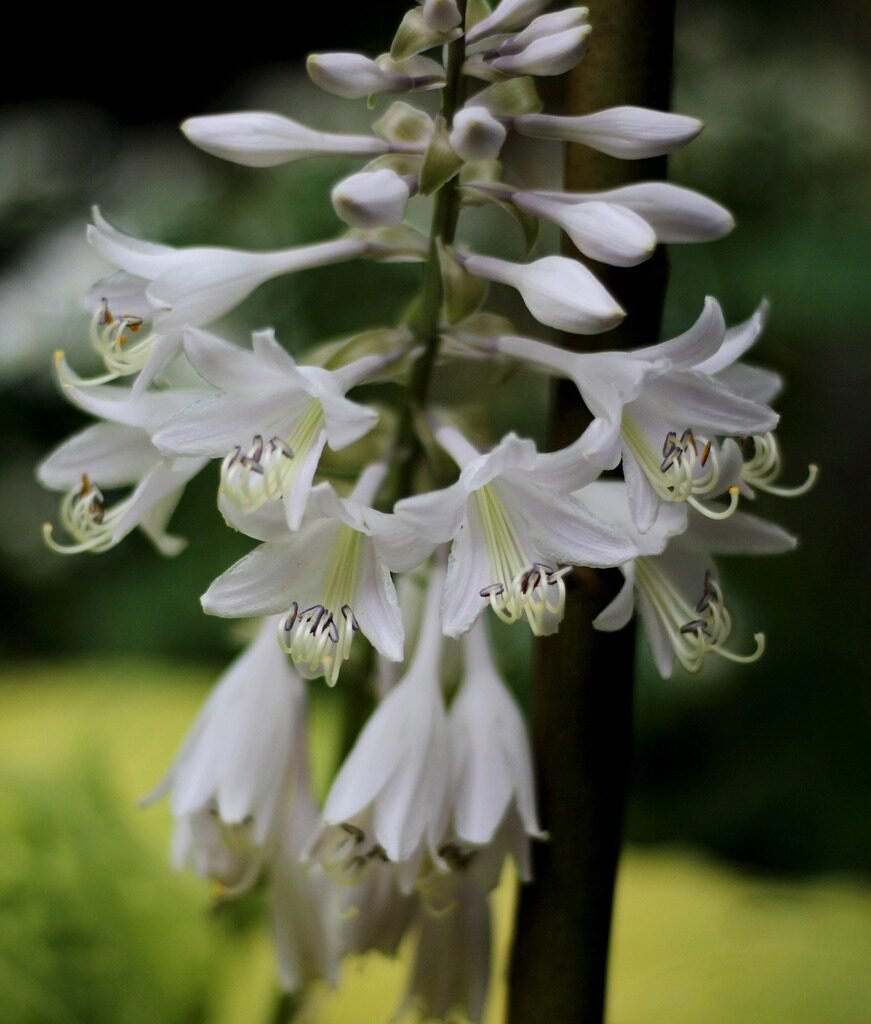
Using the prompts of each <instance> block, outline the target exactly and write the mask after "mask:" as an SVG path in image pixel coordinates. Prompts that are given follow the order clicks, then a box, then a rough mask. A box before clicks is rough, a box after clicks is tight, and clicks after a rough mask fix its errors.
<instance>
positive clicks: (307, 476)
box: [284, 430, 327, 531]
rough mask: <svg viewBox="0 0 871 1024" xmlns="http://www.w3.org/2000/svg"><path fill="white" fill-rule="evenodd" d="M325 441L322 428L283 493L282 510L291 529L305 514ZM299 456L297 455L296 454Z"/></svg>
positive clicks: (297, 524) (300, 521) (296, 527)
mask: <svg viewBox="0 0 871 1024" xmlns="http://www.w3.org/2000/svg"><path fill="white" fill-rule="evenodd" d="M326 443H327V432H326V431H325V430H322V431H321V432H320V433H319V434H318V436H317V437H316V438H315V440H314V443H313V444H312V446H311V447H310V448H309V450H308V451H307V452H306V453H305V455H304V456H303V461H302V465H301V466H300V468H299V469H298V470H297V474H296V477H295V478H294V481H293V485H292V487H291V491H290V494H285V495H284V510H285V514H286V517H287V525H288V527H289V528H290V529H291V530H294V531H296V530H298V529H299V527H300V524H301V523H302V517H303V515H304V514H305V510H306V505H307V504H308V499H309V495H310V494H311V489H312V481H313V480H314V475H315V472H316V471H317V468H318V463H319V462H320V461H321V455H322V454H323V451H324V445H325V444H326ZM297 457H299V456H297Z"/></svg>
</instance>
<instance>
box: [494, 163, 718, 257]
mask: <svg viewBox="0 0 871 1024" xmlns="http://www.w3.org/2000/svg"><path fill="white" fill-rule="evenodd" d="M511 201H512V202H513V203H514V204H515V205H516V206H517V207H518V208H519V209H521V210H523V211H525V212H526V213H532V214H535V215H536V216H538V217H544V218H545V219H546V220H550V221H552V222H553V223H554V224H557V225H558V226H559V227H561V228H562V229H563V231H565V232H566V234H567V235H568V236H569V238H571V240H572V242H573V243H574V244H575V245H576V246H577V248H578V249H579V250H580V251H581V252H582V253H583V254H584V255H585V256H589V257H590V258H591V259H594V260H599V261H601V262H602V263H610V264H612V265H613V266H617V267H631V266H635V265H636V264H637V263H641V262H642V261H643V260H646V259H647V258H648V257H649V256H651V255H652V253H653V250H654V248H655V247H656V244H657V242H703V241H709V240H711V239H714V238H721V237H722V236H723V235H725V234H727V233H728V232H729V231H731V230H732V228H733V227H734V224H735V222H734V220H733V219H732V216H731V214H730V213H729V212H728V210H726V209H724V208H723V207H722V206H720V205H719V204H718V203H715V202H714V201H713V200H711V199H708V198H706V197H705V196H702V195H699V193H697V192H692V191H691V190H690V189H684V188H679V187H678V186H676V185H667V184H666V183H665V182H649V183H646V184H639V185H627V186H626V187H625V188H617V189H611V190H609V191H607V192H587V193H584V192H579V193H570V192H524V191H519V192H515V193H514V194H513V195H512V196H511Z"/></svg>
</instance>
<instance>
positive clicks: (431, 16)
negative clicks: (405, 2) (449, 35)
mask: <svg viewBox="0 0 871 1024" xmlns="http://www.w3.org/2000/svg"><path fill="white" fill-rule="evenodd" d="M423 17H424V21H426V23H427V25H429V27H430V28H433V29H435V30H436V31H437V32H450V31H451V29H453V28H456V27H457V26H458V25H459V24H460V22H461V21H462V20H463V19H462V18H461V16H460V11H459V8H458V7H457V0H423Z"/></svg>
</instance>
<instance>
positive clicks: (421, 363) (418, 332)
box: [394, 0, 466, 500]
mask: <svg viewBox="0 0 871 1024" xmlns="http://www.w3.org/2000/svg"><path fill="white" fill-rule="evenodd" d="M457 6H458V7H459V9H460V15H461V16H462V17H463V18H464V19H465V16H466V0H459V2H458V4H457ZM465 59H466V51H465V37H463V36H461V37H460V38H459V39H457V40H456V41H455V42H453V43H451V44H450V45H449V46H448V61H447V69H446V80H445V87H444V90H443V91H442V111H441V112H442V116H443V117H444V119H445V122H446V123H447V124H448V125H450V124H451V121H452V120H453V116H454V113H455V112H456V110H457V108H458V107H459V106H460V104H461V103H462V102H463V91H464V81H463V74H462V71H463V63H464V61H465ZM459 214H460V203H459V194H458V192H457V178H456V175H455V176H454V177H453V178H451V179H450V181H448V182H446V183H445V184H444V185H443V186H442V187H441V188H440V189H439V190H438V192H437V193H436V196H435V203H434V206H433V214H432V226H431V228H430V247H429V255H428V256H427V261H426V263H425V264H424V269H423V284H422V287H421V292H420V298H419V301H418V307H417V310H416V314H415V317H414V321H413V324H412V327H413V330H414V335H415V340H416V341H417V343H418V344H419V345H420V346H421V347H422V348H423V352H422V353H421V355H420V356H419V357H418V359H417V361H416V362H415V364H414V370H413V371H412V375H411V380H410V382H409V385H408V393H407V395H406V401H405V405H404V406H403V408H402V412H401V414H400V417H399V423H398V425H397V430H396V444H395V450H396V452H397V459H396V476H395V491H394V499H395V500H398V499H399V498H404V497H407V496H408V495H409V494H411V493H412V492H413V490H414V472H415V468H416V466H417V462H418V459H419V458H420V455H421V451H422V448H421V443H420V438H419V437H418V435H417V431H416V429H415V421H416V419H417V416H418V413H419V412H422V411H423V409H424V408H425V407H426V400H427V396H428V394H429V387H430V379H431V377H432V372H433V367H434V366H435V361H436V356H437V355H438V349H439V322H440V320H441V310H442V300H443V298H444V295H443V289H442V275H441V267H440V265H439V254H438V243H439V242H442V243H443V244H445V245H450V244H451V243H452V242H453V240H454V235H455V233H456V230H457V219H458V217H459Z"/></svg>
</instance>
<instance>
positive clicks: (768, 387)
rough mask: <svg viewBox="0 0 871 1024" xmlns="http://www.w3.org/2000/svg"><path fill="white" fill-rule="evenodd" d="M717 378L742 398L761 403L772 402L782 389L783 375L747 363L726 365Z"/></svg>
mask: <svg viewBox="0 0 871 1024" xmlns="http://www.w3.org/2000/svg"><path fill="white" fill-rule="evenodd" d="M717 380H718V381H720V382H721V383H723V384H725V385H726V387H727V388H729V389H730V390H732V391H734V392H735V393H736V394H738V395H741V397H742V398H749V399H750V401H751V402H761V403H762V404H763V405H768V404H769V403H771V402H773V401H774V399H775V398H777V396H778V395H779V394H780V392H781V391H782V390H783V377H781V376H780V374H779V373H775V372H774V370H765V369H763V368H762V367H761V366H749V365H748V364H747V363H735V364H734V365H732V366H727V367H726V369H725V370H720V372H719V373H718V374H717Z"/></svg>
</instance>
